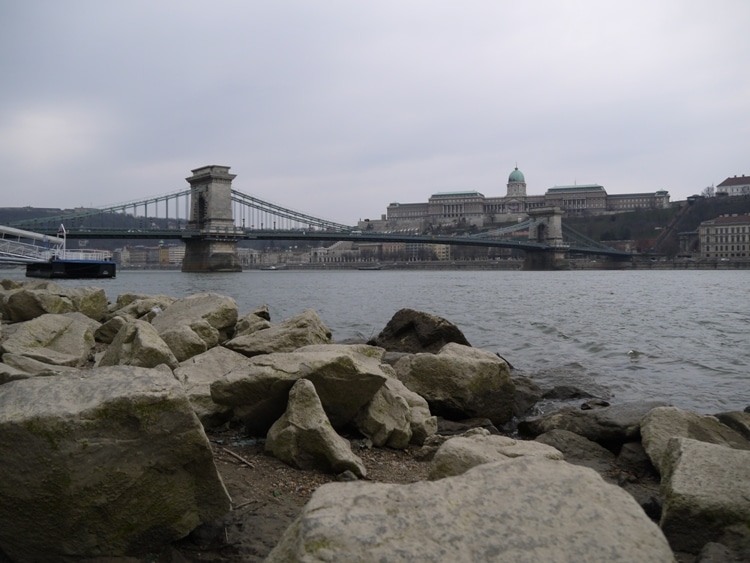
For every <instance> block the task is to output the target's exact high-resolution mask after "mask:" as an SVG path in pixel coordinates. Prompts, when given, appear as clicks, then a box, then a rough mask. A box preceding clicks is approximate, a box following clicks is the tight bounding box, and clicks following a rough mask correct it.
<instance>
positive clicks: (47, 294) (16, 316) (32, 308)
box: [3, 288, 76, 323]
mask: <svg viewBox="0 0 750 563" xmlns="http://www.w3.org/2000/svg"><path fill="white" fill-rule="evenodd" d="M62 293H63V292H62V289H60V290H59V291H48V290H46V289H28V288H21V289H17V290H12V291H11V292H9V294H8V297H7V300H6V301H5V308H4V309H5V310H4V314H3V318H4V319H6V320H9V321H11V322H14V323H17V322H22V321H29V320H31V319H35V318H37V317H40V316H41V315H44V314H54V315H59V314H62V313H72V312H73V311H75V310H76V308H75V305H74V304H73V301H72V300H71V299H70V298H69V297H67V296H65V295H63V294H62Z"/></svg>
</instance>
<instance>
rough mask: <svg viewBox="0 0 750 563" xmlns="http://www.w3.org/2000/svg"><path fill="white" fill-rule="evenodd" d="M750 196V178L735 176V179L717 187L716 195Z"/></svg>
mask: <svg viewBox="0 0 750 563" xmlns="http://www.w3.org/2000/svg"><path fill="white" fill-rule="evenodd" d="M748 194H750V176H745V175H744V174H743V175H742V176H737V175H735V176H734V178H727V179H726V180H724V181H723V182H722V183H721V184H719V185H718V186H716V195H717V196H718V195H727V196H736V195H748Z"/></svg>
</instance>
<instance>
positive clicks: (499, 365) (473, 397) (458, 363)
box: [394, 343, 515, 426]
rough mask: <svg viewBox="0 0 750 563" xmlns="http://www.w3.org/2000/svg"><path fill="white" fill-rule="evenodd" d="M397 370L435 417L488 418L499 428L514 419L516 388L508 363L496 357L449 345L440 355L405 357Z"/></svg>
mask: <svg viewBox="0 0 750 563" xmlns="http://www.w3.org/2000/svg"><path fill="white" fill-rule="evenodd" d="M394 368H395V370H396V374H397V377H398V378H399V379H400V380H401V381H402V382H403V383H404V385H406V387H408V388H409V389H410V390H411V391H413V392H415V393H417V394H419V395H421V396H422V397H424V398H425V399H426V400H427V403H428V404H429V405H430V412H432V413H433V414H435V415H438V416H443V417H445V418H448V419H454V420H455V419H458V420H460V419H464V418H475V417H480V418H489V419H490V420H491V421H492V423H493V424H495V425H496V426H501V425H503V424H505V423H506V422H508V421H509V420H510V419H511V418H512V417H513V407H514V399H515V387H514V386H513V382H512V381H511V378H510V371H509V369H508V364H507V363H506V362H505V361H503V360H502V359H500V358H499V357H497V355H495V354H492V353H490V352H486V351H484V350H479V349H477V348H471V347H469V346H463V345H461V344H454V343H450V344H446V345H445V346H444V347H443V348H442V349H441V350H440V352H439V353H438V354H427V353H423V354H414V355H411V356H405V357H403V358H401V359H400V360H399V361H398V362H396V365H395V366H394Z"/></svg>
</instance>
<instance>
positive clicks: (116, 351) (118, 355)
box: [98, 320, 179, 369]
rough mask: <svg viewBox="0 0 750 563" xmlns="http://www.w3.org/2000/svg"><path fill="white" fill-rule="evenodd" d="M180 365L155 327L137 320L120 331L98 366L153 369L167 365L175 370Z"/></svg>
mask: <svg viewBox="0 0 750 563" xmlns="http://www.w3.org/2000/svg"><path fill="white" fill-rule="evenodd" d="M178 363H179V362H178V361H177V358H175V356H174V354H173V353H172V351H171V350H170V349H169V346H167V345H166V343H165V342H164V341H163V340H162V339H161V337H160V336H159V334H158V333H157V332H156V330H155V329H154V327H153V326H151V325H150V324H149V323H147V322H146V321H139V320H136V321H130V322H129V323H128V324H126V325H125V326H124V327H122V328H121V329H120V332H118V333H117V336H115V339H114V340H113V341H112V344H110V345H109V348H107V351H106V352H105V353H104V355H103V356H102V357H101V359H100V360H99V364H98V365H100V366H117V365H123V366H138V367H146V368H151V367H156V366H158V365H160V364H166V365H168V366H169V367H170V368H172V369H174V368H176V367H177V365H178Z"/></svg>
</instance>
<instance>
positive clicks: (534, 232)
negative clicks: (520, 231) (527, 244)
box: [523, 207, 568, 270]
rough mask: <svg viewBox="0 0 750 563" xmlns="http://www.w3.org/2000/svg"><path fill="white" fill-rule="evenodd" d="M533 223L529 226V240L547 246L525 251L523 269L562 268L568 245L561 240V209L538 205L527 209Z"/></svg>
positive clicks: (563, 267) (565, 263)
mask: <svg viewBox="0 0 750 563" xmlns="http://www.w3.org/2000/svg"><path fill="white" fill-rule="evenodd" d="M528 213H529V217H530V218H531V219H532V220H533V223H532V224H531V226H530V227H529V240H530V241H533V242H540V243H543V244H546V245H547V248H545V249H543V250H538V251H529V252H527V253H526V261H525V262H524V265H523V269H524V270H564V269H566V268H567V262H566V260H565V254H566V253H567V252H568V245H567V244H565V243H564V242H563V233H562V214H563V212H562V210H561V209H560V208H559V207H540V208H539V209H531V210H529V212H528Z"/></svg>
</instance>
